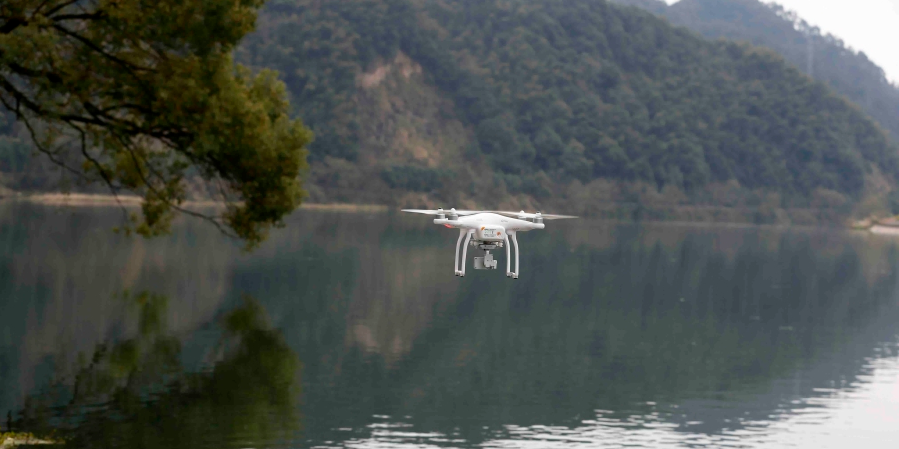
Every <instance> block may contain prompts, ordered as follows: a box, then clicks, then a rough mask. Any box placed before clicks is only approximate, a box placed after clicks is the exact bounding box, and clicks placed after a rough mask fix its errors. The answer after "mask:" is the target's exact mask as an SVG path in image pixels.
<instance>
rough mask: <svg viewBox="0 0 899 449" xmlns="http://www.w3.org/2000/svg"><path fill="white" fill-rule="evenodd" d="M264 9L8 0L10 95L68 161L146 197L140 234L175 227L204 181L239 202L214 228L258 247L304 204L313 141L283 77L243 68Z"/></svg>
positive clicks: (3, 75)
mask: <svg viewBox="0 0 899 449" xmlns="http://www.w3.org/2000/svg"><path fill="white" fill-rule="evenodd" d="M261 5H262V0H240V1H233V0H211V1H199V0H187V1H184V0H163V1H161V2H160V1H147V0H88V1H67V0H52V1H38V0H9V1H5V2H3V4H2V6H0V101H2V103H3V105H4V106H6V108H7V109H8V110H10V111H12V112H13V113H14V114H15V117H16V118H17V119H18V120H19V121H20V122H22V123H23V124H24V125H25V126H26V127H27V129H28V130H29V132H30V134H31V136H32V138H33V140H34V142H35V144H36V146H37V149H38V150H39V151H41V152H43V153H45V154H46V155H47V156H48V157H49V158H50V159H51V160H53V161H54V162H56V163H57V164H60V165H62V166H64V167H65V168H66V169H68V170H69V171H71V172H73V173H77V174H78V175H79V176H82V177H84V178H86V179H88V180H91V181H98V182H102V183H105V184H107V185H108V186H109V187H110V188H111V189H112V190H113V191H114V192H119V191H120V190H128V191H132V192H135V193H138V194H140V195H142V196H143V198H144V203H143V220H142V222H140V223H138V224H137V226H136V230H137V231H138V232H140V233H141V234H144V235H157V234H159V233H161V232H165V231H167V229H168V226H169V223H170V221H171V219H172V217H173V214H174V211H176V210H184V208H183V207H182V206H183V204H184V202H185V200H186V195H185V177H186V176H187V175H188V174H190V173H196V174H199V175H201V176H202V177H203V178H205V179H206V180H208V182H209V183H210V185H212V186H213V190H214V191H216V192H220V193H221V196H222V198H221V199H223V200H225V201H227V202H228V206H227V208H226V210H225V212H223V213H222V214H221V215H220V216H219V217H217V218H215V221H216V223H222V224H224V225H226V226H227V227H229V228H230V229H231V231H233V232H234V233H235V234H236V235H237V236H239V237H241V238H243V239H245V240H246V242H247V244H248V245H249V246H253V245H255V244H257V243H258V242H259V241H261V240H262V239H263V238H264V237H265V234H266V231H267V229H269V228H270V227H271V226H275V225H278V224H280V223H281V219H282V218H283V217H284V216H285V215H286V214H288V213H290V212H291V211H293V210H294V209H295V208H296V207H297V206H298V205H299V203H300V201H301V199H302V196H303V190H302V188H301V181H300V179H299V175H300V174H301V173H302V171H303V170H304V169H305V167H306V162H305V149H304V147H305V145H306V144H307V143H308V142H309V141H310V140H311V134H310V133H309V132H308V131H307V130H306V129H305V128H304V127H303V125H302V123H301V122H300V121H299V120H291V119H290V118H289V117H288V114H287V113H288V109H289V106H288V102H287V98H286V92H285V89H284V85H283V83H281V82H280V81H278V79H277V76H276V75H275V74H274V73H273V72H271V71H267V70H263V71H260V72H259V73H256V74H253V73H251V72H250V71H249V70H247V69H245V68H243V67H241V66H235V64H234V63H233V62H232V58H231V52H232V49H233V48H234V46H235V45H236V44H237V43H238V41H239V40H240V39H241V38H242V37H243V36H244V35H245V34H246V33H248V32H250V31H251V30H252V29H253V27H254V23H255V21H256V10H257V9H258V8H259V7H260V6H261ZM195 214H196V213H195ZM208 218H210V219H213V217H208Z"/></svg>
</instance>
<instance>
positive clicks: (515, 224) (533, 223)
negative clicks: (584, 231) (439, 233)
mask: <svg viewBox="0 0 899 449" xmlns="http://www.w3.org/2000/svg"><path fill="white" fill-rule="evenodd" d="M403 212H412V213H415V214H425V215H436V216H437V218H436V219H434V224H438V225H443V226H445V227H447V228H458V229H459V240H458V241H457V242H456V258H455V260H454V261H453V268H454V269H455V271H456V276H465V259H466V257H467V256H468V246H469V244H470V245H471V246H474V247H477V248H479V249H482V250H484V252H485V253H486V254H485V255H484V257H475V258H474V269H475V270H495V269H496V265H497V261H496V260H494V259H493V256H492V255H491V254H490V250H492V249H496V248H497V247H500V248H502V247H503V246H505V247H506V277H510V278H512V279H518V254H519V251H518V238H517V237H516V236H517V234H518V232H519V231H521V232H525V231H530V230H532V229H543V227H544V225H543V220H558V219H561V218H577V217H572V216H570V215H551V214H541V213H540V212H537V213H536V214H530V213H526V212H525V211H521V212H502V211H476V210H456V209H450V210H449V211H444V210H443V209H437V210H421V209H403ZM472 236H474V238H472ZM509 236H512V244H514V245H515V271H514V272H513V271H512V269H511V265H512V258H511V254H510V248H509ZM463 238H464V239H465V243H464V244H463V243H462V239H463ZM460 246H463V249H462V269H461V270H460V269H459V247H460Z"/></svg>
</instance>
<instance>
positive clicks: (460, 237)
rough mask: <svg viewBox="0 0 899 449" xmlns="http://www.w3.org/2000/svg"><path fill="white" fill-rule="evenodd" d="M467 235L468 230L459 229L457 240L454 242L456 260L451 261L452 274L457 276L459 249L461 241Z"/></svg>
mask: <svg viewBox="0 0 899 449" xmlns="http://www.w3.org/2000/svg"><path fill="white" fill-rule="evenodd" d="M467 233H468V229H465V228H462V229H459V240H457V241H456V258H455V259H453V272H454V273H456V274H457V275H458V274H459V247H460V246H462V239H464V238H465V234H467Z"/></svg>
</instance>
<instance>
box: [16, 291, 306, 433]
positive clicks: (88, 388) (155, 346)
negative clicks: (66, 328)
mask: <svg viewBox="0 0 899 449" xmlns="http://www.w3.org/2000/svg"><path fill="white" fill-rule="evenodd" d="M135 299H136V303H137V304H138V306H139V308H140V313H139V333H138V335H137V336H136V337H134V338H131V339H128V340H125V341H121V342H117V343H114V344H101V345H98V346H97V348H96V350H95V351H94V353H93V355H92V356H91V357H90V358H89V359H88V358H81V359H79V360H78V362H76V363H75V365H74V368H73V369H72V371H71V373H68V374H64V375H60V378H59V380H57V381H56V382H54V383H53V384H52V386H51V387H50V388H48V389H46V390H45V391H44V392H43V393H41V394H37V395H34V396H31V397H29V398H27V400H26V403H25V407H24V409H23V410H22V411H21V412H20V415H19V418H18V419H17V420H16V423H15V426H16V428H24V429H29V430H35V431H49V430H51V429H56V430H57V432H61V433H62V436H64V437H65V438H66V439H67V440H68V442H69V443H71V445H72V446H74V447H79V448H81V447H145V448H178V447H185V448H193V447H203V446H209V445H213V446H220V445H222V444H221V443H223V442H234V441H240V442H247V443H248V444H249V443H253V444H255V443H260V442H268V441H273V440H281V441H283V439H284V438H285V437H286V436H288V435H290V434H291V433H292V432H294V431H296V430H298V425H299V424H298V423H299V422H300V420H299V416H298V412H297V410H298V409H297V407H296V402H295V399H296V398H297V395H298V394H299V391H298V390H299V384H298V378H299V369H300V363H299V360H298V359H297V357H296V355H295V354H294V352H293V351H292V350H291V349H290V348H289V347H288V346H287V344H286V342H285V341H284V339H283V337H282V336H281V334H280V332H278V331H275V330H272V329H271V328H270V327H269V325H268V324H267V318H266V316H265V311H264V310H263V309H262V307H261V306H260V305H259V304H258V303H257V302H256V301H255V300H252V299H249V298H248V299H245V301H244V303H243V305H242V306H241V307H239V308H237V309H235V310H233V311H231V312H230V313H228V314H227V315H226V316H225V317H224V319H223V321H222V327H223V329H222V336H221V340H220V342H219V344H218V345H217V346H216V347H214V348H212V350H211V351H210V352H209V353H208V357H212V358H213V360H211V361H212V362H213V363H212V364H211V365H212V367H211V368H210V369H208V370H205V371H200V372H188V371H187V370H186V369H185V368H184V367H183V366H182V361H181V359H182V349H181V343H180V341H179V339H177V338H176V337H174V336H172V335H169V334H167V333H166V326H165V323H164V320H163V317H164V315H165V313H164V312H165V309H166V299H165V298H164V297H161V296H155V295H150V294H142V295H139V296H138V297H137V298H135ZM251 445H252V444H251Z"/></svg>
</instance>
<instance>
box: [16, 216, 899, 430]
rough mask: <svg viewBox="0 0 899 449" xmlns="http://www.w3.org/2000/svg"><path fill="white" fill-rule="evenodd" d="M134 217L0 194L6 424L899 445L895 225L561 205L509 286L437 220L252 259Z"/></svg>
mask: <svg viewBox="0 0 899 449" xmlns="http://www.w3.org/2000/svg"><path fill="white" fill-rule="evenodd" d="M120 219H121V212H120V211H117V210H114V209H102V208H98V209H91V208H78V209H66V208H48V207H41V206H34V205H26V204H12V203H0V411H2V412H3V416H4V417H6V414H7V411H9V412H10V413H9V417H8V419H3V420H2V424H0V427H2V428H4V429H5V428H6V427H7V426H8V425H12V427H13V428H16V429H38V430H42V429H56V431H57V433H58V434H60V435H63V436H65V438H67V439H68V441H69V442H70V443H71V445H72V446H73V447H120V448H138V447H140V448H179V447H184V448H205V447H209V448H218V447H233V448H246V447H351V448H380V447H384V448H387V447H390V448H395V447H398V448H413V447H414V448H424V447H428V448H430V447H435V448H436V447H459V448H468V447H514V448H555V447H558V448H562V447H564V448H568V447H603V448H604V447H653V448H655V447H679V448H680V447H684V448H686V447H689V448H694V447H746V448H755V447H800V448H822V447H834V448H837V447H847V446H849V445H854V444H859V443H863V444H864V445H865V446H864V447H866V448H879V447H883V448H893V447H896V445H897V441H899V355H897V354H899V324H897V323H899V240H892V239H889V238H885V237H876V236H871V235H867V234H863V233H848V232H840V231H833V230H831V231H826V230H823V231H822V230H818V231H814V230H802V229H786V230H785V229H779V230H778V229H770V228H769V229H764V228H752V227H731V228H723V229H722V228H712V227H689V226H671V225H667V226H662V225H643V226H633V225H614V224H609V223H599V222H592V221H588V220H576V221H569V222H553V223H550V224H549V225H548V230H547V231H546V232H531V233H527V234H523V235H522V238H521V239H520V243H521V247H522V258H521V264H522V270H521V274H522V278H521V279H520V280H518V281H513V280H510V279H507V278H505V276H504V275H503V272H502V270H499V271H495V272H475V271H470V274H469V275H468V276H466V277H465V278H464V279H459V278H456V277H455V276H453V274H452V270H453V268H452V255H453V244H454V243H455V241H456V237H457V234H456V233H455V232H453V231H449V230H446V229H442V228H438V227H436V226H434V225H433V224H430V223H429V220H428V219H427V218H426V217H419V216H398V215H393V214H359V213H326V212H305V211H304V212H300V213H297V214H295V215H294V216H293V217H292V218H291V219H290V221H289V223H288V226H287V227H286V228H285V229H282V230H279V231H277V232H275V233H274V234H273V235H272V237H271V238H270V240H269V241H268V242H266V244H265V245H263V246H262V248H260V249H259V250H257V251H256V252H253V253H251V254H245V253H243V252H242V251H241V249H240V247H239V246H238V245H236V244H235V243H233V242H231V241H229V240H228V239H227V238H224V237H222V236H221V235H219V234H217V233H216V232H215V231H213V229H212V228H211V227H209V226H208V225H205V224H202V223H199V222H195V221H190V220H184V221H180V222H178V223H177V224H176V226H175V229H174V232H173V234H172V235H171V236H169V237H165V238H161V239H158V240H152V241H145V240H141V239H134V238H127V237H124V236H119V235H115V234H113V233H111V231H110V229H111V228H113V227H115V226H117V225H118V224H119V220H120ZM500 253H501V254H500V255H499V258H500V259H502V258H503V257H504V254H502V252H500ZM469 263H470V261H469ZM504 266H505V262H504V261H502V260H501V261H500V267H504Z"/></svg>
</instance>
